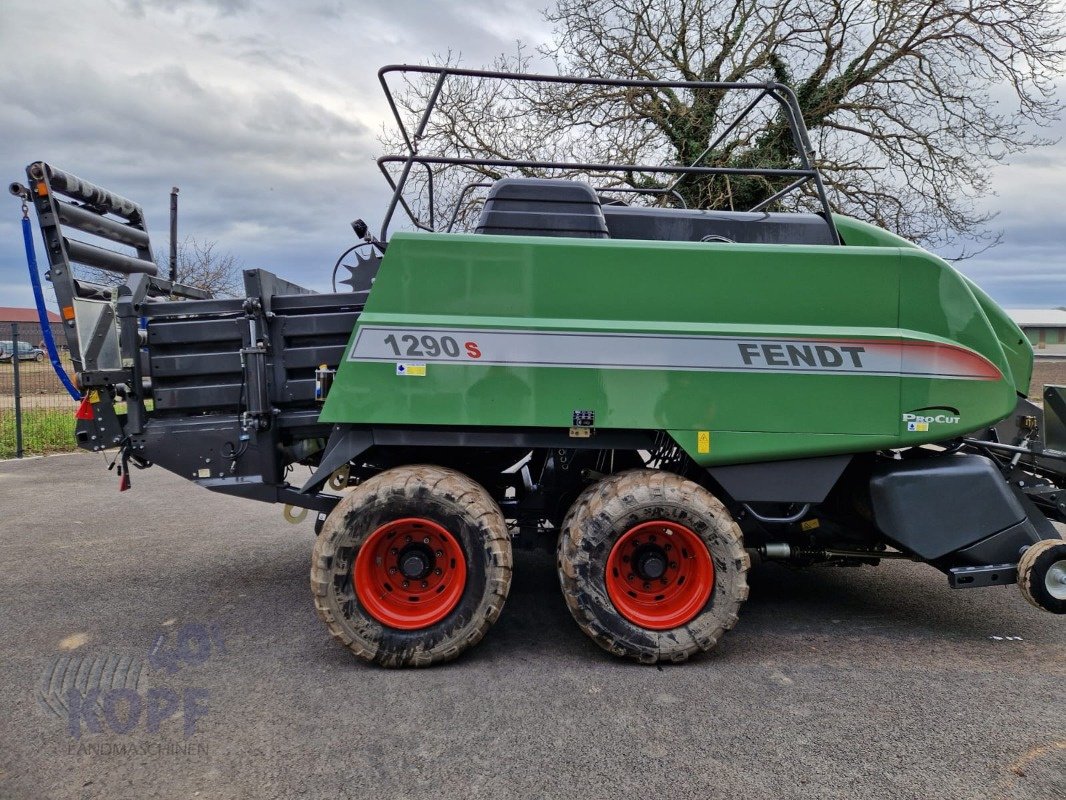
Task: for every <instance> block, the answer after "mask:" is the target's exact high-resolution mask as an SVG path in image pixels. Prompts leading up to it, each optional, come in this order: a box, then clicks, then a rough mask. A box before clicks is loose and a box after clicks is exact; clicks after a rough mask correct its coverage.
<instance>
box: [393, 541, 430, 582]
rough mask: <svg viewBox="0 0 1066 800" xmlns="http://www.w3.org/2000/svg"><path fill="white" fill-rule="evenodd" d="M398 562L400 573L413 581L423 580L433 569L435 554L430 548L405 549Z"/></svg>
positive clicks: (414, 546) (417, 546)
mask: <svg viewBox="0 0 1066 800" xmlns="http://www.w3.org/2000/svg"><path fill="white" fill-rule="evenodd" d="M398 561H399V565H400V573H401V574H402V575H403V576H404V577H405V578H408V579H411V580H421V579H422V578H424V577H426V575H428V574H429V572H430V570H432V569H433V553H432V552H430V550H429V548H428V547H424V546H420V545H410V546H408V547H405V548H404V549H403V551H401V553H400V557H399V559H398Z"/></svg>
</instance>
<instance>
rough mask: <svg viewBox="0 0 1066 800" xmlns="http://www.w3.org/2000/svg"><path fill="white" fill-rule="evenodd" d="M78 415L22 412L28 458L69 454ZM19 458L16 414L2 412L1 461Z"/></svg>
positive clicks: (34, 410)
mask: <svg viewBox="0 0 1066 800" xmlns="http://www.w3.org/2000/svg"><path fill="white" fill-rule="evenodd" d="M74 424H75V420H74V414H73V412H72V411H71V410H70V409H63V410H53V409H47V408H29V409H25V410H24V411H23V412H22V451H23V454H24V455H45V454H47V453H67V452H71V451H73V450H76V449H77V445H76V444H75V442H74ZM14 457H15V412H14V411H11V410H6V409H5V410H2V411H0V458H14Z"/></svg>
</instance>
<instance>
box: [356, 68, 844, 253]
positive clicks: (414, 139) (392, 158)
mask: <svg viewBox="0 0 1066 800" xmlns="http://www.w3.org/2000/svg"><path fill="white" fill-rule="evenodd" d="M395 73H399V74H404V75H406V74H411V73H415V74H419V73H420V74H426V75H435V76H436V81H435V83H434V84H433V89H432V91H431V92H430V96H429V100H428V102H427V104H426V107H425V109H424V110H423V112H422V114H421V116H420V117H419V119H418V122H417V125H416V127H415V130H414V131H413V132H409V131H408V129H407V125H406V124H405V123H404V120H403V116H402V114H401V113H400V109H399V106H398V105H397V103H396V99H395V97H394V96H393V93H392V90H391V88H390V86H389V82H388V76H389V75H392V74H395ZM449 77H470V78H483V79H487V80H501V81H516V82H524V83H554V84H566V85H572V86H613V87H621V88H646V89H689V90H699V89H707V90H717V91H736V92H754V93H755V97H754V99H752V100H751V101H750V102H749V103H748V104H747V105H746V106H745V107H744V108H743V109H742V110H741V111H740V112H739V113H738V114H737V115H736V116H735V117H734V118H733V120H732V121H731V122H730V123H729V124H728V125H726V126H725V128H724V129H723V130H722V131H721V133H719V134H718V135H717V136H716V137H715V138H714V140H712V141H711V142H710V143H709V144H708V145H707V147H706V148H705V149H704V150H703V152H702V153H700V155H699V156H698V157H697V158H696V159H695V161H694V162H693V163H692V164H690V165H688V166H682V165H677V166H669V165H651V164H610V163H605V164H601V163H583V162H566V161H541V160H534V159H505V158H476V157H466V158H463V157H451V156H432V155H422V154H420V153H419V152H418V142H419V141H420V140H421V139H422V137H423V136H424V134H425V131H426V128H427V126H428V125H429V121H430V119H431V117H432V114H433V111H434V110H435V108H436V106H437V103H438V100H439V99H440V94H441V91H442V90H443V88H444V85H445V82H446V81H447V79H448V78H449ZM378 81H379V82H380V84H381V87H382V90H383V91H384V93H385V99H386V101H387V102H388V104H389V108H390V110H391V111H392V115H393V117H394V118H395V120H396V125H397V127H398V129H399V131H400V135H401V136H402V137H403V141H404V144H405V145H406V148H407V153H406V154H405V155H389V156H384V157H382V158H379V159H378V162H377V163H378V168H379V169H380V170H381V172H382V173H383V174H384V175H385V179H386V180H387V181H388V183H389V186H390V187H391V188H392V190H393V193H392V198H391V199H390V201H389V205H388V208H387V210H386V212H385V217H384V219H383V221H382V225H381V236H380V238H381V240H382V241H386V240H387V237H388V230H389V225H390V224H391V222H392V218H393V216H394V215H395V213H396V210H397V208H402V209H403V210H404V212H405V213H406V214H407V216H408V218H409V219H410V221H411V223H412V224H413V225H414V226H415V227H417V228H420V229H422V230H428V231H432V230H435V229H436V216H437V215H436V211H435V208H434V205H435V203H434V186H433V169H432V167H433V166H459V167H498V168H511V169H526V170H529V169H546V170H570V171H573V172H585V173H612V172H629V173H640V174H661V175H673V176H676V177H674V179H673V180H672V181H671V182H670V183H669V184H668V185H666V186H664V187H652V188H649V189H641V188H638V187H626V188H623V189H620V190H622V191H633V192H637V193H647V194H659V195H668V196H674V197H678V198H680V197H681V195H680V193H679V192H678V186H679V185H680V183H681V182H682V181H683V180H685V179H686V178H687V177H688V176H690V175H723V176H730V175H736V176H760V177H766V178H793V180H792V181H791V182H790V183H789V184H788V185H787V186H785V187H784V188H783V189H781V190H779V191H778V192H776V193H774V194H773V195H771V196H770V197H768V198H766V199H764V200H762V201H760V202H759V203H757V204H756V205H754V206H752V207H751V208H750V209H747V210H749V211H761V210H763V209H765V208H766V207H767V206H769V205H771V204H773V203H775V202H777V201H779V200H781V199H782V198H783V197H785V196H786V195H788V194H790V193H792V192H794V191H797V190H799V188H800V187H802V186H805V185H806V184H808V183H813V185H814V193H815V195H816V196H817V198H818V202H819V205H820V206H821V214H822V216H823V217H824V218H825V220H826V224H827V225H828V226H829V229H830V232H831V234H832V239H833V241H834V242H837V243H839V242H840V237H839V235H838V234H837V230H836V226H835V225H834V224H833V218H832V210H831V209H830V206H829V201H828V199H827V197H826V192H825V185H824V184H823V182H822V177H821V174H820V173H819V172H818V170H817V168H816V167H815V166H814V163H813V159H814V148H813V147H812V146H811V142H810V138H809V136H808V134H807V129H806V127H805V125H804V123H803V114H802V112H801V110H800V107H799V100H798V99H797V97H796V94H795V92H793V91H792V89H791V88H789V87H788V86H785V85H784V84H780V83H774V82H768V83H738V82H719V81H649V80H628V79H622V78H575V77H567V76H563V75H536V74H529V73H517V72H500V71H493V70H474V69H458V68H451V67H431V66H414V65H402V64H393V65H389V66H386V67H382V68H381V69H380V70H378ZM766 99H769V100H772V101H773V102H776V103H777V104H778V106H779V107H780V109H781V112H782V114H783V116H784V120H785V122H786V123H787V125H788V128H789V131H790V135H791V138H792V143H793V145H794V147H795V149H796V157H797V159H798V161H799V167H798V168H794V169H791V168H759V167H723V166H702V165H701V164H700V162H701V161H703V159H705V158H706V157H707V156H708V155H709V154H711V153H713V152H714V150H715V149H716V148H717V147H718V146H719V145H721V143H722V142H724V141H725V140H726V137H727V136H729V134H731V133H732V132H733V131H735V130H736V129H737V127H738V126H739V125H740V124H741V123H742V122H743V121H744V120H745V119H746V118H747V117H748V115H750V114H751V113H752V112H753V111H754V110H755V108H756V107H758V106H759V104H760V103H762V102H763V101H764V100H766ZM390 164H401V165H402V167H401V170H400V174H399V177H398V178H395V179H394V178H393V177H392V175H391V173H390V172H389V171H388V165H390ZM416 164H417V165H420V166H422V167H423V168H425V169H426V171H427V174H428V179H427V186H428V199H429V207H430V209H429V217H430V219H429V221H428V223H427V222H425V221H423V220H422V219H420V218H419V216H418V215H417V214H416V213H415V212H414V210H413V209H412V208H411V206H410V204H409V203H408V202H407V200H406V198H405V197H404V188H405V186H406V184H407V181H408V179H409V178H410V176H411V171H412V169H413V168H414V166H415V165H416ZM476 186H477V184H476V183H471V184H468V185H467V186H464V187H463V189H462V191H461V192H460V195H459V198H458V200H457V201H456V206H455V208H454V209H453V211H452V213H451V214H450V215H449V217H448V219H449V223H448V227H447V229H446V230H451V228H452V226H453V225H454V224H455V221H456V218H457V216H458V213H459V208H460V204H461V203H462V202H463V201H464V200H465V199H466V197H467V195H468V193H469V191H470V190H472V188H476ZM608 190H609V191H616V190H619V188H618V187H613V188H609V189H608ZM683 204H684V201H683V200H682V205H683Z"/></svg>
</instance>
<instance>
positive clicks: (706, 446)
mask: <svg viewBox="0 0 1066 800" xmlns="http://www.w3.org/2000/svg"><path fill="white" fill-rule="evenodd" d="M696 452H697V453H709V452H711V432H710V431H696Z"/></svg>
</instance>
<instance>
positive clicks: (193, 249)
mask: <svg viewBox="0 0 1066 800" xmlns="http://www.w3.org/2000/svg"><path fill="white" fill-rule="evenodd" d="M156 264H157V265H158V267H159V274H160V275H169V274H170V257H169V256H168V255H167V253H166V252H165V251H164V252H163V253H160V254H157V255H156ZM177 277H178V283H181V284H184V285H185V286H195V287H196V288H198V289H206V290H207V291H208V292H210V293H211V295H212V296H213V297H238V296H243V294H244V282H243V276H242V266H241V264H240V262H239V261H238V260H237V259H236V257H235V256H234V255H233V254H232V253H223V252H219V250H218V243H217V242H214V241H210V240H201V239H197V238H195V237H193V236H186V237H185V238H184V239H183V240H182V241H180V242H179V243H178V276H177Z"/></svg>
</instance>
